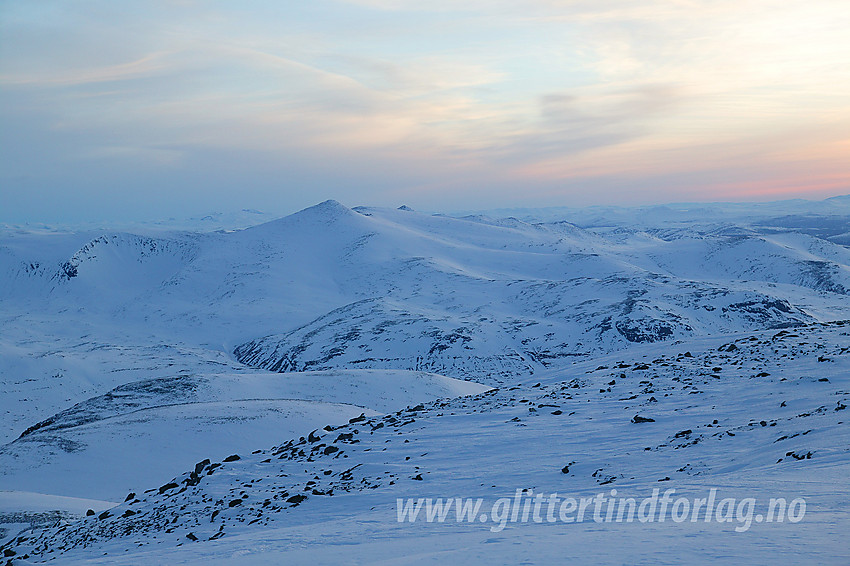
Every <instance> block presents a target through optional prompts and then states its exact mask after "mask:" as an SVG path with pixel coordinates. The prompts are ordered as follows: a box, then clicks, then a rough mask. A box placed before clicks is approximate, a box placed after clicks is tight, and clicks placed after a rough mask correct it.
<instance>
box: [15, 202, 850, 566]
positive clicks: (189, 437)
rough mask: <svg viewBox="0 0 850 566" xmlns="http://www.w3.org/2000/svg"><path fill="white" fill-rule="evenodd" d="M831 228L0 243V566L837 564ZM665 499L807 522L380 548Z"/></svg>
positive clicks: (293, 229)
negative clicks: (563, 504)
mask: <svg viewBox="0 0 850 566" xmlns="http://www.w3.org/2000/svg"><path fill="white" fill-rule="evenodd" d="M848 203H850V201H848V200H847V198H837V199H830V200H829V201H824V202H822V203H808V204H806V203H801V202H797V201H790V202H786V203H771V204H767V205H758V206H751V207H749V208H748V207H747V206H745V205H701V206H699V207H685V206H681V205H675V206H674V205H671V206H669V207H653V208H652V209H643V210H633V209H590V210H585V211H570V210H564V209H549V210H512V211H502V214H499V213H482V214H475V215H466V216H462V217H450V216H443V215H432V214H425V213H419V212H416V211H412V210H410V209H407V208H403V209H392V210H390V209H379V208H367V207H358V208H355V209H351V208H348V207H346V206H343V205H342V204H340V203H337V202H334V201H327V202H324V203H321V204H319V205H316V206H314V207H311V208H309V209H306V210H303V211H301V212H299V213H296V214H294V215H291V216H288V217H285V218H282V219H278V220H274V221H271V222H266V223H264V224H260V225H256V226H252V227H248V228H244V229H239V230H230V231H224V230H217V229H218V228H219V227H221V226H220V225H221V223H223V222H225V221H226V219H227V216H226V215H213V216H211V217H208V218H206V219H201V220H202V221H199V222H197V223H195V224H194V225H189V224H186V225H182V226H181V230H179V231H178V230H170V229H165V228H162V227H160V228H158V229H156V230H152V229H145V230H141V229H140V230H136V231H134V232H133V231H131V232H127V231H123V232H122V231H109V230H99V229H98V230H92V229H84V230H74V229H69V228H64V229H46V228H39V229H27V228H26V227H6V228H4V229H0V328H2V330H0V387H2V391H3V395H2V398H0V416H2V418H0V444H2V445H0V543H4V544H5V546H4V547H3V549H4V550H6V551H8V552H7V553H6V554H7V556H6V559H8V560H10V561H11V562H12V563H13V564H18V563H21V564H26V563H40V562H42V561H50V560H53V561H54V562H55V563H62V564H78V563H80V564H82V563H86V564H139V563H145V564H202V563H221V564H278V563H281V562H287V563H294V564H298V563H310V564H317V563H319V564H346V563H350V564H373V563H381V564H429V563H437V562H440V563H446V562H448V563H456V562H461V561H464V562H469V563H473V564H474V563H485V562H487V563H493V562H496V563H520V562H524V563H530V564H534V563H544V562H561V561H563V560H564V559H565V558H570V559H571V560H577V561H578V562H579V563H600V564H601V563H636V562H647V563H649V562H652V563H667V564H678V563H683V562H685V563H709V562H717V561H719V562H726V561H743V560H746V561H747V562H749V563H754V564H760V563H764V564H766V563H775V562H776V557H777V556H781V557H783V560H790V561H793V562H811V563H835V564H846V563H847V562H848V561H850V554H848V552H847V550H846V544H843V543H844V540H843V538H844V537H842V536H841V535H842V534H843V533H846V532H848V530H850V511H848V504H850V489H848V488H850V481H848V478H850V434H848V427H847V424H848V423H847V415H848V412H847V411H846V410H845V408H846V405H847V404H848V401H850V323H848V322H847V321H848V319H850V299H849V298H848V295H850V249H848V247H846V245H845V244H848V243H850V242H845V238H846V234H848V233H850V204H848ZM246 215H247V216H248V217H253V216H257V217H261V216H262V215H261V214H260V213H255V212H254V211H246V214H245V215H242V216H238V217H239V218H240V219H243V220H240V222H241V221H244V217H245V216H246ZM198 226H200V227H201V228H200V229H199V228H198ZM204 227H206V228H204ZM211 229H216V230H217V231H209V230H211ZM730 345H731V346H730ZM635 415H641V416H645V417H649V418H651V419H652V421H650V422H645V423H638V424H635V423H634V422H632V417H634V416H635ZM205 459H209V462H206V463H205ZM225 460H228V461H225ZM196 464H197V466H196ZM564 470H566V471H564ZM659 482H660V483H659ZM172 484H174V486H173V487H170V486H172ZM656 487H663V488H664V489H668V488H674V489H676V490H677V493H679V494H683V495H693V497H704V496H705V494H706V492H707V491H708V490H709V489H711V488H718V489H719V490H720V491H721V492H723V493H725V494H726V495H727V496H729V497H737V498H739V499H740V498H745V497H755V498H757V499H758V500H759V501H760V502H762V501H767V500H768V499H770V498H771V497H787V498H788V499H789V500H791V499H793V498H795V497H803V498H805V499H806V501H807V511H806V516H805V518H804V520H803V521H801V522H799V523H795V524H791V523H788V522H786V523H783V524H760V525H753V526H752V528H750V529H749V530H747V531H746V532H740V533H739V532H735V530H734V526H735V524H731V525H730V524H718V523H716V522H711V523H703V522H698V523H691V522H687V523H681V524H673V523H670V522H669V521H668V523H666V524H662V523H646V524H644V523H628V524H626V523H619V524H617V523H596V522H593V521H586V522H583V523H573V524H564V523H558V522H556V523H548V522H545V521H544V522H542V523H534V522H528V523H524V524H523V523H517V524H511V525H509V526H508V527H507V528H506V529H505V530H502V531H500V532H492V531H491V530H490V526H491V524H490V523H487V522H486V521H482V523H481V524H478V523H468V522H467V523H464V522H461V523H458V522H455V521H446V522H442V523H428V522H424V521H420V522H417V523H399V522H397V520H396V500H397V498H408V497H412V498H419V497H434V498H448V497H473V498H482V499H484V500H485V501H487V502H492V501H494V500H496V499H498V498H500V497H511V496H513V494H514V493H515V491H516V490H517V489H533V490H534V491H535V492H538V493H553V492H558V493H560V494H572V495H574V496H575V497H587V496H593V495H595V494H596V493H599V492H602V491H605V492H606V493H607V492H608V491H610V490H611V489H616V490H618V491H619V492H620V494H621V495H624V496H631V497H637V498H640V497H645V496H648V495H649V494H650V492H651V491H652V489H653V488H656ZM128 494H129V495H128ZM293 495H304V496H305V498H304V499H303V500H302V499H300V498H296V500H293V499H292V497H293ZM122 501H123V502H124V503H120V504H119V505H117V507H114V508H113V506H115V505H116V504H118V502H122ZM234 501H235V503H234ZM110 502H115V503H110ZM487 505H489V503H488V504H487ZM88 509H91V510H92V511H93V512H94V515H91V516H85V512H86V511H87V510H88ZM107 509H108V511H107ZM19 531H20V533H19V534H18V532H19ZM189 534H191V537H188V535H189ZM195 539H196V540H195ZM612 541H614V542H612ZM9 552H12V553H13V554H8V553H9ZM24 556H26V558H23V557H24Z"/></svg>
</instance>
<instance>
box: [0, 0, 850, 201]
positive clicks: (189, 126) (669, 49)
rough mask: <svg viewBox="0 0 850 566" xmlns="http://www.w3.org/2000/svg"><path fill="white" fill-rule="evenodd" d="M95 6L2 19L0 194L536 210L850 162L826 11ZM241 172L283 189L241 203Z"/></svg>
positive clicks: (524, 5) (791, 180) (842, 26)
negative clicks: (121, 182)
mask: <svg viewBox="0 0 850 566" xmlns="http://www.w3.org/2000/svg"><path fill="white" fill-rule="evenodd" d="M94 7H96V8H97V9H96V10H95V9H93V10H91V11H90V12H86V13H83V12H81V11H79V10H72V9H71V8H70V7H69V6H68V5H67V4H64V3H53V2H43V3H38V4H33V3H23V2H21V3H12V4H8V5H7V6H6V7H5V8H4V10H5V11H4V14H3V17H2V18H0V120H2V121H3V122H4V126H8V127H7V128H4V129H7V130H8V129H10V128H12V129H14V130H16V131H25V132H26V135H20V136H18V139H16V140H14V142H12V141H9V140H11V138H10V137H9V136H4V138H3V144H4V151H3V154H4V157H0V159H2V160H3V161H2V162H1V163H0V165H2V167H0V169H2V171H3V173H1V174H0V175H2V178H0V182H3V183H4V184H5V185H6V186H12V185H14V184H15V183H21V182H22V181H20V179H27V183H29V184H28V185H26V188H25V190H26V191H27V192H28V193H31V194H33V195H38V194H41V195H44V194H48V193H50V191H53V190H55V189H53V188H51V187H57V186H61V185H63V184H65V185H73V186H80V185H82V184H84V183H88V184H90V185H91V188H90V189H88V190H87V191H88V192H90V193H91V194H92V195H96V194H103V193H104V192H105V191H113V190H114V189H113V187H114V186H115V183H116V180H117V179H118V178H119V177H118V176H119V172H120V171H126V172H131V173H132V175H133V176H134V178H133V179H130V180H129V181H127V182H126V186H127V187H142V186H148V185H150V183H151V182H154V181H155V182H157V183H164V184H166V185H170V186H171V187H172V193H173V195H174V197H173V198H174V199H182V202H184V204H186V205H187V206H188V203H191V202H192V201H193V200H196V199H197V198H198V196H199V195H200V194H201V193H204V194H205V195H211V194H214V196H215V198H214V199H213V200H215V201H217V202H221V203H222V206H228V205H227V203H235V202H236V200H237V199H241V198H250V197H251V196H252V195H253V197H254V198H257V199H258V200H259V201H260V202H257V203H254V204H255V205H256V206H257V207H263V206H266V207H270V206H272V207H273V206H277V207H281V208H283V209H287V208H288V207H296V206H300V205H301V204H307V202H308V201H307V197H306V196H302V194H301V193H299V192H298V191H301V189H302V188H303V187H304V186H305V185H312V186H313V189H312V190H311V191H308V193H309V194H314V193H315V192H316V191H324V190H328V191H330V192H328V193H323V194H322V196H337V197H341V195H343V194H347V195H358V196H357V200H360V201H369V202H377V203H385V204H391V203H392V200H393V199H396V198H399V195H409V196H414V197H417V198H420V199H421V201H422V202H423V203H425V202H427V204H428V205H430V206H435V205H439V202H442V203H443V205H444V206H448V207H451V206H468V205H470V204H472V203H473V202H474V201H476V200H477V199H479V198H481V195H482V194H483V193H487V191H488V190H489V193H488V194H490V195H491V196H492V198H494V199H497V201H498V202H502V203H504V204H512V202H509V201H512V199H513V200H514V201H515V200H516V199H517V198H520V197H518V196H517V193H516V191H513V192H512V191H511V190H509V188H508V187H516V186H523V192H522V197H521V198H522V199H526V200H527V199H532V200H534V201H535V202H536V203H537V204H546V203H556V201H558V198H559V197H558V195H561V198H569V199H571V200H573V201H576V199H578V201H579V202H591V201H592V200H593V199H594V198H596V199H606V198H627V199H631V200H670V199H677V200H678V198H679V195H681V194H682V192H683V191H690V193H689V194H691V195H692V198H701V199H710V198H713V196H715V195H723V196H724V198H729V194H730V191H732V192H734V191H735V190H739V191H740V195H741V196H742V197H753V196H764V195H766V194H767V193H769V191H770V187H771V186H775V187H776V194H780V193H782V191H786V190H791V189H789V187H800V188H799V190H800V191H801V192H803V191H806V190H811V187H820V188H819V189H818V190H822V191H829V190H834V191H841V190H842V188H841V183H842V182H844V180H845V179H846V178H847V173H848V171H850V166H848V165H847V160H846V150H847V147H848V143H849V142H848V139H850V135H848V134H847V132H848V131H850V102H848V101H850V39H848V37H847V34H846V29H848V28H850V13H848V10H846V7H845V6H844V3H843V2H838V1H836V0H810V1H806V2H803V1H801V0H789V1H788V2H783V3H782V4H781V5H780V4H777V3H775V2H769V1H768V0H738V1H735V2H733V1H731V0H714V1H711V2H709V1H701V0H677V1H661V0H650V1H649V2H641V3H636V2H632V1H626V0H596V1H590V0H521V1H519V2H515V1H507V0H487V1H484V0H473V1H470V2H463V3H458V2H449V1H443V0H437V1H435V2H429V3H427V4H423V3H421V2H412V1H402V0H348V1H345V2H325V1H319V2H315V3H303V4H289V3H284V4H280V3H274V2H258V3H252V4H251V5H244V6H243V5H239V6H237V5H209V4H205V3H198V4H196V3H192V2H189V3H169V2H145V3H141V2H139V3H137V2H127V3H120V4H118V3H110V2H96V5H95V6H94ZM201 163H203V164H206V165H205V166H209V167H211V168H213V169H215V170H220V171H221V173H220V174H218V175H216V174H214V173H213V174H209V175H208V174H201V173H199V172H198V170H197V168H198V166H199V165H198V164H201ZM110 171H114V173H109V174H107V173H106V172H110ZM237 178H241V179H242V180H243V182H242V184H243V185H245V186H250V185H255V186H258V187H271V186H277V187H279V188H280V189H279V190H278V191H277V192H275V193H274V194H273V193H271V192H269V191H268V190H258V191H257V192H256V193H251V192H250V191H248V192H245V191H242V192H240V193H239V194H238V195H232V194H231V193H230V192H229V190H230V186H229V185H227V183H228V182H232V179H237ZM806 178H809V179H812V182H811V183H808V184H807V183H806V182H805V179H806ZM170 179H173V180H170ZM192 179H196V181H197V182H193V181H192ZM280 179H297V181H298V182H297V186H296V185H295V184H291V185H290V184H288V183H283V184H281V182H280V181H279V180H280ZM347 179H348V180H349V181H348V184H349V185H350V188H348V189H346V188H344V185H345V184H346V183H347V181H346V180H347ZM370 180H371V182H370ZM202 181H203V183H202ZM10 184H11V185H10ZM201 185H203V188H201ZM626 185H631V186H633V187H643V188H642V189H641V190H639V191H636V192H635V191H624V190H619V189H616V187H617V186H620V187H623V186H626ZM20 186H21V187H24V185H20ZM286 187H290V189H287V188H286ZM364 187H372V188H369V189H364ZM487 187H490V188H489V189H487ZM586 187H596V188H597V190H594V191H588V190H586ZM688 187H691V188H690V189H688ZM752 187H757V189H754V188H752ZM807 187H808V188H807ZM829 187H832V188H829ZM22 190H24V189H22ZM128 190H129V188H128ZM287 191H291V192H287ZM358 191H365V192H358ZM559 191H560V192H559ZM110 194H112V193H110ZM305 194H307V193H305ZM429 195H430V196H429ZM34 198H35V197H34ZM41 198H43V197H41ZM499 199H501V200H499ZM437 201H439V202H437ZM90 204H91V203H90ZM412 204H414V205H416V204H417V203H416V202H415V201H413V202H412ZM32 209H33V210H35V209H36V208H35V204H33V205H32Z"/></svg>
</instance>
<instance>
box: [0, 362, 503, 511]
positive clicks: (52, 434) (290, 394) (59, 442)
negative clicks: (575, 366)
mask: <svg viewBox="0 0 850 566" xmlns="http://www.w3.org/2000/svg"><path fill="white" fill-rule="evenodd" d="M487 389H488V388H487V387H484V386H481V385H477V384H475V383H471V382H467V381H459V380H456V379H451V378H448V377H443V376H440V375H434V374H429V373H422V372H406V371H379V370H341V371H336V372H332V373H329V372H309V373H290V374H287V375H280V374H269V373H250V374H219V375H214V376H198V375H192V374H183V375H179V376H175V377H172V378H159V379H152V380H146V381H141V382H133V383H128V384H125V385H122V386H120V387H117V388H115V389H113V390H111V391H109V392H107V393H106V394H104V395H101V396H98V397H94V398H92V399H88V400H86V401H83V402H82V403H78V404H77V405H75V406H73V407H71V408H69V409H66V410H65V411H62V412H60V413H58V414H56V415H53V416H51V417H50V418H48V419H46V420H44V421H42V422H40V423H37V424H34V425H33V426H31V427H30V428H29V429H27V430H26V431H24V432H23V433H22V434H21V436H20V437H19V438H18V439H17V440H15V441H13V442H10V443H8V444H6V445H5V446H2V447H0V483H2V485H3V486H4V488H6V489H15V490H24V491H26V490H29V491H32V490H36V489H42V490H44V489H47V488H49V487H50V486H51V485H52V483H53V482H54V481H55V478H57V477H60V476H61V477H63V481H62V493H63V494H65V495H70V496H73V497H85V498H90V499H119V498H121V497H123V496H124V495H125V494H126V492H127V491H129V490H131V489H132V488H133V487H135V486H139V485H145V484H152V483H155V482H158V481H163V480H165V479H167V478H168V477H170V475H171V473H172V470H178V469H183V468H186V467H189V466H191V465H193V464H194V463H195V462H197V461H198V460H200V459H202V458H203V457H206V456H211V457H215V458H219V459H221V458H224V457H226V456H229V455H230V454H231V453H233V452H238V451H241V450H245V449H246V448H250V449H251V450H254V449H256V448H261V447H263V446H268V445H270V444H273V443H274V442H276V441H278V440H279V439H280V438H282V437H290V436H296V435H298V434H300V433H302V432H304V431H309V430H312V429H317V428H320V427H322V426H325V425H327V424H329V423H338V422H345V421H347V420H348V419H350V418H354V417H356V416H358V415H360V414H361V413H365V414H368V415H374V414H379V413H385V412H388V411H391V410H392V409H395V408H397V407H404V406H406V405H410V404H415V403H418V402H422V401H430V400H433V399H440V398H451V397H457V396H461V395H472V394H478V393H481V392H483V391H486V390H487ZM176 431H179V432H176ZM128 447H131V448H130V449H128ZM154 454H155V457H153V456H152V455H154Z"/></svg>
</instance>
